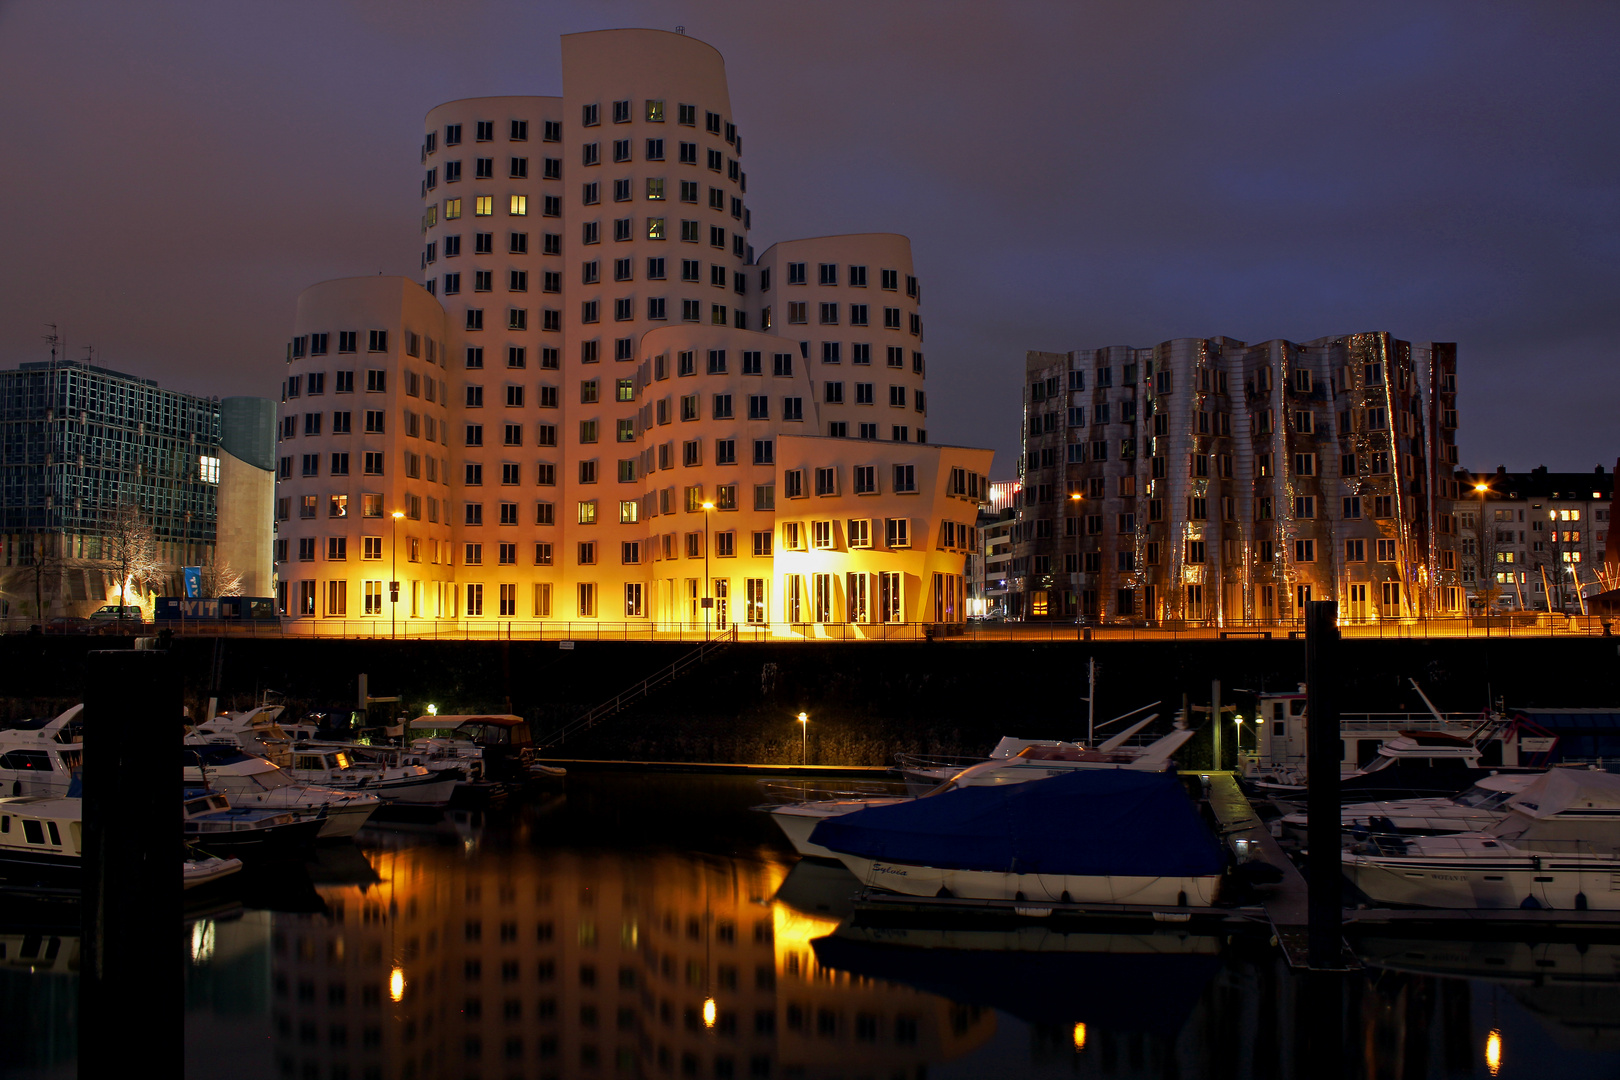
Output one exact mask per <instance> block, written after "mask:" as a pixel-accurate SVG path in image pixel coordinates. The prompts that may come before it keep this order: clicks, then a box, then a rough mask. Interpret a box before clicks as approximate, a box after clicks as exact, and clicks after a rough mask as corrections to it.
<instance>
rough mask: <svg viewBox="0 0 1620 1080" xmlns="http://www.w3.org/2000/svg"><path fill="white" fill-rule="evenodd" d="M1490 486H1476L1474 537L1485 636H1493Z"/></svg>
mask: <svg viewBox="0 0 1620 1080" xmlns="http://www.w3.org/2000/svg"><path fill="white" fill-rule="evenodd" d="M1490 490H1491V488H1490V485H1489V484H1475V485H1474V491H1475V492H1477V493H1478V494H1479V527H1478V529H1477V535H1476V536H1475V537H1474V562H1475V563H1477V564H1478V566H1479V591H1480V595H1482V596H1483V597H1484V598H1485V636H1486V637H1490V636H1491V587H1490V586H1491V579H1490V578H1488V577H1486V576H1485V575H1487V574H1489V573H1491V572H1492V571H1493V568H1492V567H1491V566H1490V565H1488V564H1487V563H1486V562H1485V494H1486V492H1488V491H1490Z"/></svg>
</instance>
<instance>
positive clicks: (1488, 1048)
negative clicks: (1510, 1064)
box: [1485, 1028, 1502, 1076]
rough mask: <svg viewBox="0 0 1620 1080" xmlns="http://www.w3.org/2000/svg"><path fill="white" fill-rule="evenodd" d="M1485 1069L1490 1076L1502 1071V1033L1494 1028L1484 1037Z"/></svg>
mask: <svg viewBox="0 0 1620 1080" xmlns="http://www.w3.org/2000/svg"><path fill="white" fill-rule="evenodd" d="M1485 1068H1486V1069H1488V1070H1490V1074H1491V1075H1492V1076H1495V1075H1496V1074H1497V1073H1499V1072H1501V1071H1502V1032H1501V1031H1500V1030H1498V1029H1496V1028H1491V1033H1490V1034H1489V1035H1487V1036H1485Z"/></svg>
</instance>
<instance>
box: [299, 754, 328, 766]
mask: <svg viewBox="0 0 1620 1080" xmlns="http://www.w3.org/2000/svg"><path fill="white" fill-rule="evenodd" d="M298 768H300V769H324V768H326V765H325V763H324V762H323V761H322V760H321V755H319V754H299V755H298Z"/></svg>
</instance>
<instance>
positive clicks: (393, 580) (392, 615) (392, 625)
mask: <svg viewBox="0 0 1620 1080" xmlns="http://www.w3.org/2000/svg"><path fill="white" fill-rule="evenodd" d="M388 636H389V638H390V639H393V638H397V637H399V515H398V514H397V513H396V514H395V515H394V542H393V545H392V549H391V550H390V552H389V555H388Z"/></svg>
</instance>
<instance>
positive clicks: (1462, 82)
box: [0, 0, 1620, 477]
mask: <svg viewBox="0 0 1620 1080" xmlns="http://www.w3.org/2000/svg"><path fill="white" fill-rule="evenodd" d="M676 24H682V25H684V26H685V27H686V32H687V33H688V34H690V35H693V36H695V37H698V38H700V39H702V40H704V41H707V42H710V43H711V44H713V45H715V46H716V47H717V48H718V49H719V50H720V51H721V52H722V53H723V54H724V56H725V58H726V61H727V72H728V75H729V79H730V85H731V93H732V103H733V108H734V111H735V114H736V120H737V123H738V126H739V128H740V130H741V131H742V133H743V135H744V137H745V140H746V147H747V156H746V158H745V166H746V168H747V169H748V172H749V180H750V183H749V192H750V196H751V198H750V205H751V206H752V208H753V211H754V226H755V227H754V230H753V232H752V236H751V239H752V241H753V243H754V246H755V249H756V250H758V251H763V250H764V249H765V248H766V247H768V246H769V245H770V244H771V243H772V242H773V241H775V240H779V239H791V238H794V237H801V236H817V235H824V234H828V233H841V232H866V231H891V232H900V233H905V234H907V235H909V236H910V237H911V240H912V245H913V249H914V252H915V256H916V263H917V272H918V275H919V277H920V278H921V281H922V285H923V298H924V305H923V313H924V318H925V320H926V322H927V330H928V340H927V344H926V350H927V353H928V357H929V380H928V386H929V390H930V404H931V407H932V408H931V412H932V415H931V417H930V420H929V424H928V428H929V434H930V437H931V438H932V439H933V440H934V441H937V442H952V443H964V444H969V445H979V446H991V447H994V448H995V449H996V451H997V463H996V468H995V472H996V474H997V476H1000V477H1006V476H1009V475H1011V473H1012V470H1013V469H1014V467H1015V462H1014V451H1015V449H1016V447H1017V440H1018V409H1019V392H1020V385H1021V382H1022V368H1023V356H1024V351H1025V350H1026V349H1049V350H1056V351H1066V350H1069V349H1078V348H1092V347H1097V346H1103V345H1112V344H1129V345H1136V346H1149V345H1153V344H1156V343H1158V342H1159V341H1162V340H1165V339H1167V338H1171V337H1178V336H1193V337H1203V336H1214V335H1227V336H1230V337H1235V338H1240V339H1243V340H1248V341H1261V340H1266V339H1269V338H1274V337H1284V338H1289V339H1292V340H1296V341H1303V340H1309V339H1311V338H1317V337H1323V336H1327V335H1331V334H1342V333H1353V332H1358V331H1365V330H1374V329H1387V330H1389V331H1391V332H1393V333H1394V334H1396V335H1397V336H1399V337H1402V338H1406V339H1408V340H1413V341H1417V340H1441V341H1456V342H1457V343H1458V356H1459V359H1458V367H1459V380H1458V381H1459V388H1460V393H1459V398H1460V409H1461V414H1462V415H1461V420H1462V429H1461V431H1460V433H1459V438H1458V441H1459V443H1460V444H1461V448H1462V451H1461V452H1462V461H1463V464H1464V465H1465V466H1469V467H1476V468H1486V469H1490V468H1495V466H1497V465H1499V464H1501V465H1506V466H1507V467H1508V468H1510V469H1526V468H1530V467H1532V466H1535V465H1539V464H1545V465H1548V466H1550V467H1552V468H1553V469H1555V470H1559V469H1570V470H1582V471H1584V470H1589V469H1591V468H1592V467H1593V466H1594V465H1597V464H1600V463H1601V464H1603V465H1605V466H1606V467H1608V466H1612V465H1613V463H1614V460H1615V456H1616V454H1617V453H1620V362H1617V354H1616V347H1615V341H1616V338H1617V337H1620V303H1617V300H1620V231H1617V230H1620V151H1617V134H1620V107H1617V106H1620V92H1617V91H1620V61H1617V59H1616V57H1617V55H1620V5H1616V4H1614V3H1612V2H1606V3H1574V2H1571V3H1553V2H1540V3H1529V4H1525V3H1493V2H1486V0H1468V2H1462V3H1421V2H1414V0H1405V2H1402V3H1392V4H1380V3H1374V2H1370V0H1356V2H1351V3H1300V2H1299V0H1287V2H1277V3H1236V2H1230V0H1227V2H1222V3H1210V2H1193V0H1187V2H1182V3H1160V2H1156V0H1154V2H1149V0H1133V2H1130V3H1125V2H1111V3H1079V2H1064V3H1050V4H1046V3H1004V4H986V3H947V2H940V0H931V2H926V3H922V2H904V3H902V2H896V0H882V2H874V0H862V2H859V3H843V2H828V0H815V2H813V3H806V2H799V3H792V4H787V3H775V2H767V0H751V2H746V3H742V2H737V3H675V2H665V3H619V2H595V3H583V2H582V3H574V4H558V3H478V2H471V0H468V2H442V3H420V2H415V3H413V2H406V0H387V2H383V0H376V2H364V3H362V2H350V3H343V2H337V0H326V2H321V3H292V2H285V0H276V2H273V3H263V2H255V3H226V2H221V0H209V2H206V3H194V4H185V3H171V2H162V0H142V2H140V3H124V2H119V3H102V4H90V3H67V2H44V0H31V2H20V3H19V2H0V133H3V135H0V138H3V140H4V150H3V151H0V163H3V165H4V176H5V182H4V188H3V191H4V207H5V210H4V214H3V220H4V221H5V223H6V228H5V230H4V232H5V236H6V244H7V247H8V248H9V257H8V258H6V259H5V260H4V262H3V264H0V265H3V270H0V288H3V296H4V302H3V303H0V366H5V367H11V366H14V365H15V364H17V363H19V362H21V361H25V360H37V359H42V358H44V356H45V355H46V352H45V346H44V345H43V342H42V341H41V338H42V336H43V335H44V334H45V333H46V327H45V324H46V323H52V322H54V323H58V324H60V325H61V326H62V328H63V330H64V331H65V333H66V336H67V339H68V344H69V352H70V355H72V356H74V357H80V358H82V357H83V356H84V355H85V354H84V347H85V346H86V345H93V346H94V347H95V350H96V352H95V359H96V362H97V363H100V364H104V365H106V366H108V367H112V368H116V369H119V370H123V371H128V372H132V373H135V374H139V375H143V376H147V377H154V378H157V379H158V380H160V381H161V382H162V383H163V384H164V385H166V386H173V387H176V388H178V389H184V390H189V391H194V392H199V393H210V394H219V395H222V396H223V395H230V394H262V395H266V396H270V395H273V394H274V393H275V392H276V387H277V385H278V380H279V372H280V368H281V363H280V360H281V358H282V356H283V352H284V342H285V340H286V338H287V336H288V335H289V334H290V332H291V325H292V318H293V304H294V299H295V297H296V296H297V294H298V292H299V291H300V290H301V289H303V288H304V287H305V286H307V285H310V284H313V283H314V282H317V281H321V280H324V279H327V278H332V277H343V276H349V275H356V274H374V273H377V272H378V271H379V270H380V271H382V272H384V273H390V274H406V275H410V276H417V267H418V236H417V228H416V226H417V218H418V214H419V213H420V200H419V198H418V179H419V176H420V169H419V167H418V157H417V148H418V144H419V142H420V138H421V131H422V128H421V122H422V116H423V115H424V114H425V113H426V112H427V110H428V109H429V108H431V107H433V106H434V105H436V104H438V103H440V102H443V101H447V100H451V99H454V98H460V97H471V96H482V95H490V94H556V93H559V92H560V90H561V77H560V72H559V48H558V40H557V39H558V36H559V35H561V34H564V33H572V32H576V31H582V30H593V29H603V28H610V27H620V26H648V27H654V28H660V29H674V27H675V26H676Z"/></svg>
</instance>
